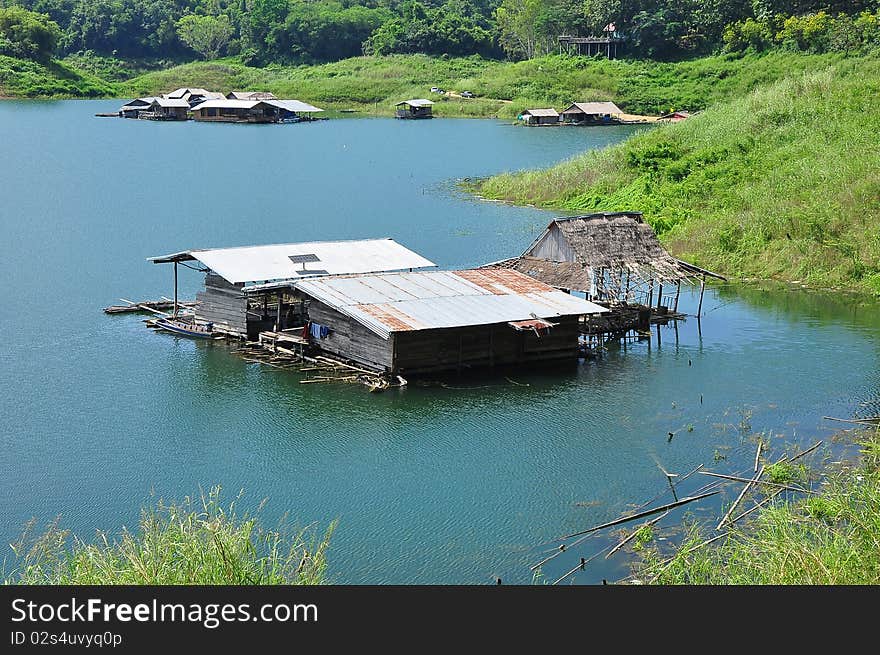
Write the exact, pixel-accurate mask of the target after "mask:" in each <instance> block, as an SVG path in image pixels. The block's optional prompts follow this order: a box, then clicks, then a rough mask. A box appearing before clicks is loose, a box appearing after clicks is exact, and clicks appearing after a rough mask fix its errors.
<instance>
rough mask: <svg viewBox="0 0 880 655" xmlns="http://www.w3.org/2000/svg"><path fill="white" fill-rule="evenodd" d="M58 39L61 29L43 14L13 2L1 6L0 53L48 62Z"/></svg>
mask: <svg viewBox="0 0 880 655" xmlns="http://www.w3.org/2000/svg"><path fill="white" fill-rule="evenodd" d="M60 38H61V28H60V27H58V23H56V22H55V21H53V20H50V19H49V17H48V16H47V15H46V14H38V13H36V12H33V11H28V10H27V9H22V8H21V7H17V6H15V5H13V6H11V7H9V8H7V9H0V54H4V55H9V56H11V57H21V58H23V59H34V60H36V61H48V60H49V59H50V58H51V57H52V53H53V52H55V48H56V47H57V46H58V40H59V39H60Z"/></svg>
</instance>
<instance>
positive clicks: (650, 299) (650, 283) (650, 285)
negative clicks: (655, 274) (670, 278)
mask: <svg viewBox="0 0 880 655" xmlns="http://www.w3.org/2000/svg"><path fill="white" fill-rule="evenodd" d="M653 304H654V278H651V279H650V280H648V303H647V305H648V309H650V308H651V305H653Z"/></svg>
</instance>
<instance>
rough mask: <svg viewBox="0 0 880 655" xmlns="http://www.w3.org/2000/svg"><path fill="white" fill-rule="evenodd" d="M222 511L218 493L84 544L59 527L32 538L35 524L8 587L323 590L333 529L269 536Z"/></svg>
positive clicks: (252, 522) (164, 506)
mask: <svg viewBox="0 0 880 655" xmlns="http://www.w3.org/2000/svg"><path fill="white" fill-rule="evenodd" d="M235 505H236V503H235V501H233V502H232V503H230V504H229V505H227V506H224V505H222V504H221V500H220V488H219V487H215V488H213V489H211V490H210V491H209V492H208V493H207V494H203V495H200V496H198V497H188V498H186V499H185V500H184V501H182V502H180V503H174V502H172V503H165V502H163V501H161V500H160V501H158V502H157V503H156V505H155V506H154V507H149V508H144V509H143V510H142V511H141V517H140V522H139V526H138V529H137V530H136V531H134V532H130V531H128V530H127V529H123V530H122V532H121V534H120V535H119V536H118V537H113V538H111V537H108V536H107V535H106V534H105V533H99V534H98V537H97V539H96V540H94V541H93V542H90V543H87V542H85V541H83V540H82V539H80V538H78V537H74V536H71V534H70V533H69V531H67V530H62V529H59V527H58V524H57V521H56V522H55V523H53V524H52V525H50V526H49V527H48V528H47V529H46V530H45V531H44V532H42V533H41V534H37V535H34V533H33V529H34V523H33V522H31V524H29V526H28V529H27V530H26V531H25V534H24V535H23V536H22V538H21V539H20V540H19V541H18V543H16V544H13V550H14V552H15V555H16V561H15V564H14V568H13V570H12V571H11V572H10V573H8V574H6V575H5V576H4V577H5V581H4V582H5V584H101V585H110V584H114V585H115V584H154V585H173V584H198V585H203V584H204V585H209V584H210V585H243V584H254V585H271V584H302V585H311V584H321V583H323V582H324V581H325V574H326V565H327V562H326V551H327V547H328V542H329V538H330V535H331V533H332V531H333V528H334V524H331V526H330V528H329V529H328V530H327V532H326V534H325V535H324V536H323V537H322V538H318V537H317V536H315V534H314V533H313V531H310V530H301V531H297V532H293V533H290V534H288V533H286V532H284V531H282V530H267V529H265V528H263V527H261V526H260V524H259V522H258V520H257V518H256V516H252V515H249V514H246V513H245V514H241V515H240V514H238V513H237V511H236V507H235Z"/></svg>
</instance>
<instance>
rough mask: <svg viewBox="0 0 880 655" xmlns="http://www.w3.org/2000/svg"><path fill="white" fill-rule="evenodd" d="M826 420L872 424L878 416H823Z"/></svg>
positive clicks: (878, 419)
mask: <svg viewBox="0 0 880 655" xmlns="http://www.w3.org/2000/svg"><path fill="white" fill-rule="evenodd" d="M822 418H824V419H825V420H826V421H838V422H840V423H858V424H861V425H874V424H875V423H877V421H880V418H835V417H833V416H823V417H822Z"/></svg>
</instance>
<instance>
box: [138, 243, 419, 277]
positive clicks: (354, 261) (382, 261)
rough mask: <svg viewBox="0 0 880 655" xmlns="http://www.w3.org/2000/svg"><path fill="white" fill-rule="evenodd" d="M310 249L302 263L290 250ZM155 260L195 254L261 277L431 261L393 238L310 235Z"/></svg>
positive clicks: (225, 271)
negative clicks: (324, 238) (342, 238)
mask: <svg viewBox="0 0 880 655" xmlns="http://www.w3.org/2000/svg"><path fill="white" fill-rule="evenodd" d="M302 255H314V256H315V257H316V258H317V259H314V258H312V257H308V258H303V257H299V259H306V262H305V263H300V262H298V261H297V262H294V261H292V260H291V256H293V257H294V258H297V256H302ZM151 259H152V260H153V261H155V262H156V263H164V262H169V261H175V260H176V261H185V260H187V259H190V260H191V259H196V260H198V261H200V262H201V263H202V264H204V265H205V266H207V267H208V268H210V269H211V270H212V271H214V272H215V273H216V274H217V275H219V276H221V277H222V278H224V279H226V280H227V281H229V282H231V283H233V284H238V283H240V282H244V283H248V282H262V281H267V280H288V279H291V278H303V277H309V276H315V275H345V274H352V273H375V272H379V271H398V270H402V269H406V268H423V267H426V266H436V264H434V262H432V261H429V260H427V259H425V258H424V257H422V256H421V255H419V254H417V253H414V252H413V251H412V250H410V249H409V248H406V247H404V246H402V245H400V244H399V243H397V242H396V241H394V240H393V239H364V240H359V241H314V242H309V243H285V244H275V245H268V246H244V247H241V248H218V249H213V250H188V251H185V252H183V253H176V254H175V255H167V256H164V257H153V258H151Z"/></svg>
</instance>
